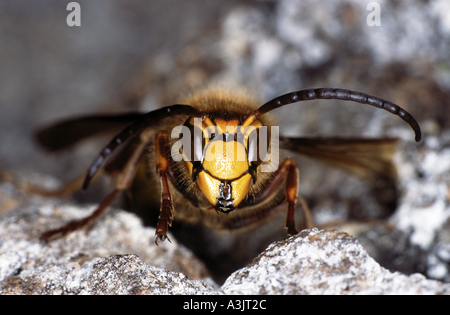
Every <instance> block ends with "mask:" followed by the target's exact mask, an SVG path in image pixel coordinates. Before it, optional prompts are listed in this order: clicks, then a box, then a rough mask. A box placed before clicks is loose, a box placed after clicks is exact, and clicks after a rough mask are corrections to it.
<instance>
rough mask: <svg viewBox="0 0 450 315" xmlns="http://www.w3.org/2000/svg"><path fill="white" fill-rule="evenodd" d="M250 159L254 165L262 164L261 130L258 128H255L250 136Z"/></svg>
mask: <svg viewBox="0 0 450 315" xmlns="http://www.w3.org/2000/svg"><path fill="white" fill-rule="evenodd" d="M247 148H248V161H249V162H250V163H252V164H254V165H259V164H261V159H260V158H259V155H258V151H259V132H258V129H255V130H253V131H252V132H251V133H250V134H249V136H248V146H247Z"/></svg>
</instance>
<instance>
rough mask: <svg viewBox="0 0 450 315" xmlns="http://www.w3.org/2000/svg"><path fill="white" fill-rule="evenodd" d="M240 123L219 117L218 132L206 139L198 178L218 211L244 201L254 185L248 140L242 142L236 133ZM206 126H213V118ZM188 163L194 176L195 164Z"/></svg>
mask: <svg viewBox="0 0 450 315" xmlns="http://www.w3.org/2000/svg"><path fill="white" fill-rule="evenodd" d="M208 120H209V119H208ZM238 124H239V121H238V120H228V121H225V120H222V119H216V120H215V124H214V127H215V128H214V132H215V135H214V137H210V138H209V139H208V140H207V141H206V142H205V147H204V149H203V156H202V163H201V168H200V170H199V172H198V177H197V178H196V180H197V185H198V187H199V188H200V190H201V191H202V192H203V194H204V195H205V196H206V198H207V199H208V200H209V202H210V203H211V204H212V205H213V206H214V207H215V209H216V210H217V211H221V212H225V213H228V212H230V211H232V210H234V209H235V208H236V207H237V206H238V205H239V204H240V203H241V202H242V200H243V199H244V198H245V196H246V195H247V193H248V191H249V189H250V187H251V185H252V175H250V172H249V161H248V152H247V148H246V145H245V140H246V139H243V140H242V141H238V140H237V138H236V137H235V136H234V135H235V134H236V130H237V128H238ZM206 125H207V126H208V125H209V126H212V122H211V121H210V120H209V123H207V124H206ZM204 126H205V125H204ZM187 164H188V167H189V171H190V173H191V175H192V173H193V165H192V163H190V162H187Z"/></svg>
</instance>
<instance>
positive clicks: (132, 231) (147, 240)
mask: <svg viewBox="0 0 450 315" xmlns="http://www.w3.org/2000/svg"><path fill="white" fill-rule="evenodd" d="M0 196H1V197H2V198H1V200H2V201H4V200H6V201H7V204H8V205H10V204H14V205H16V207H15V208H14V209H9V210H10V211H9V213H8V214H6V215H4V216H3V217H2V218H1V221H0V292H1V293H24V294H80V293H90V294H100V293H104V294H108V293H112V292H116V293H123V294H125V293H127V292H128V293H140V291H139V290H138V289H133V290H131V289H130V288H129V286H130V285H131V281H132V278H133V276H132V275H130V276H126V277H123V279H127V280H126V281H125V282H123V283H128V286H126V287H111V286H107V287H104V289H103V291H102V289H100V288H101V285H100V284H99V285H94V284H92V281H94V280H93V279H96V276H99V275H100V274H102V273H101V272H100V270H115V273H114V274H115V276H116V277H119V275H118V273H119V272H120V270H122V272H124V273H127V272H128V271H130V270H132V273H133V272H135V273H136V274H139V273H143V274H146V273H148V274H151V275H152V276H149V277H150V278H151V277H153V278H155V279H159V277H167V275H171V276H170V277H171V278H173V281H175V278H177V277H179V279H180V281H181V280H182V279H185V280H186V281H191V280H188V279H202V278H206V279H208V277H209V273H208V271H207V270H206V268H205V267H204V264H203V263H202V262H201V261H199V260H198V259H197V258H196V257H195V256H194V255H193V254H192V253H191V252H190V251H189V250H187V249H186V248H185V247H184V246H182V245H180V244H178V243H177V242H176V240H174V239H173V238H172V243H169V242H164V243H162V244H160V246H156V245H155V243H154V241H153V237H154V232H155V230H154V229H152V228H146V227H144V226H142V223H141V222H140V220H139V219H138V218H137V217H136V216H134V215H133V214H130V213H127V212H125V211H118V210H110V211H109V212H108V213H107V214H106V215H104V216H103V217H102V218H101V219H99V220H98V221H97V222H96V223H94V225H93V226H92V227H91V228H90V230H88V231H86V230H81V231H76V232H74V233H71V234H69V235H67V236H66V237H64V238H61V239H56V240H53V241H51V242H50V243H49V244H44V243H42V242H40V241H39V235H40V234H41V233H42V232H44V231H46V230H48V229H51V228H56V227H59V226H61V225H62V224H63V223H64V222H68V221H70V220H74V219H80V218H82V217H85V216H87V215H88V214H89V213H90V212H91V211H93V209H94V206H86V207H82V206H74V205H71V204H69V202H67V201H62V200H58V199H51V198H48V199H45V198H41V197H37V196H28V195H24V194H21V193H20V192H19V191H17V189H15V187H13V185H11V184H10V183H3V184H1V185H0ZM12 201H14V202H12ZM2 205H3V204H2V203H1V202H0V208H1V207H2ZM129 254H133V255H131V256H130V255H129ZM138 257H139V258H138ZM112 265H114V268H110V266H112ZM149 265H152V266H149ZM102 266H103V267H102ZM121 266H128V267H127V268H128V269H127V268H125V269H123V268H122V267H121ZM121 268H122V269H121ZM74 275H75V276H77V277H78V275H80V276H81V280H80V281H81V282H80V283H79V284H78V285H74V283H75V282H74V281H75V280H74V279H73V277H74ZM164 275H166V276H164ZM84 276H86V277H85V278H83V277H84ZM103 277H105V279H107V278H108V277H114V276H113V275H112V274H111V275H108V276H107V275H105V274H104V273H103ZM120 277H122V276H120ZM144 278H145V277H144ZM82 279H86V281H87V282H83V280H82ZM97 279H99V278H97ZM155 281H156V280H155ZM158 281H159V280H158ZM207 281H209V280H207ZM94 282H95V281H94ZM210 282H211V283H212V281H210ZM67 283H70V285H69V287H68V284H67ZM174 283H176V282H174ZM198 283H201V282H200V281H198ZM144 284H145V283H144ZM147 284H148V286H147V287H146V288H147V289H148V288H150V287H152V284H151V281H150V282H147ZM198 286H199V287H202V286H203V287H207V286H206V285H204V284H199V285H198ZM188 287H191V289H188V290H187V291H185V292H184V293H185V294H188V293H194V292H195V291H193V290H192V288H194V287H195V285H194V287H193V286H192V283H191V284H189V285H188V286H187V287H186V288H188ZM133 288H135V286H133ZM139 288H140V289H142V290H144V287H143V286H139ZM127 290H128V291H127ZM165 290H166V291H157V292H159V293H162V292H166V293H169V292H172V293H175V292H176V290H175V291H171V289H170V288H166V289H165ZM177 292H178V293H181V291H177ZM148 293H150V292H148Z"/></svg>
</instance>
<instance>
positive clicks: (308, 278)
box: [222, 229, 450, 295]
mask: <svg viewBox="0 0 450 315" xmlns="http://www.w3.org/2000/svg"><path fill="white" fill-rule="evenodd" d="M222 290H223V291H224V292H225V293H226V294H339V295H341V294H450V285H449V284H443V283H440V282H438V281H432V280H427V279H426V278H425V277H424V276H423V275H420V274H413V275H411V276H405V275H402V274H400V273H391V272H390V271H388V270H387V269H384V268H383V267H381V266H380V265H379V264H378V263H377V262H376V261H375V260H374V259H373V258H371V257H370V256H369V255H368V254H367V252H366V251H365V250H364V248H363V247H362V246H361V245H360V244H359V243H358V242H357V241H356V240H355V239H354V238H353V237H351V236H349V235H348V234H347V233H343V232H338V231H336V230H331V231H324V230H321V231H319V230H317V229H312V230H304V231H302V232H301V233H300V234H298V235H296V236H294V237H291V238H290V239H288V240H285V241H280V242H276V243H273V244H272V245H270V246H269V247H268V248H267V250H266V251H264V252H263V253H262V254H261V255H259V256H258V257H257V258H255V259H254V261H253V262H252V263H251V264H250V265H249V266H247V267H245V268H242V269H240V270H238V271H236V272H235V273H233V274H232V275H231V276H230V277H229V278H228V280H227V281H226V282H225V284H224V285H223V286H222Z"/></svg>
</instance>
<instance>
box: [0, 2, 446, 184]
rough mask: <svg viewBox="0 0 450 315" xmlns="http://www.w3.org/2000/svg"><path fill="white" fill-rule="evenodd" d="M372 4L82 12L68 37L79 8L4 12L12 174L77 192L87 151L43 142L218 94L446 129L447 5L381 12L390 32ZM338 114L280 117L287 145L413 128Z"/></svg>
mask: <svg viewBox="0 0 450 315" xmlns="http://www.w3.org/2000/svg"><path fill="white" fill-rule="evenodd" d="M369 2H370V1H356V0H354V1H351V0H345V1H333V0H330V1H292V0H291V1H289V0H284V1H242V0H241V1H239V0H236V1H215V0H209V1H201V0H198V1H181V0H180V1H177V0H168V1H143V0H142V1H141V0H131V1H111V0H108V1H106V0H99V1H78V3H79V4H80V6H81V26H80V27H76V26H74V27H69V26H68V25H67V24H66V18H67V15H68V14H69V13H70V12H69V11H67V10H66V6H67V4H68V3H69V1H57V0H54V1H52V0H44V1H32V0H19V1H5V0H3V1H0V108H1V115H0V135H1V141H0V152H1V154H0V168H2V169H4V168H7V169H10V170H14V171H16V170H20V171H37V172H41V173H45V174H50V175H53V176H57V177H59V178H60V177H61V176H63V178H71V177H73V176H75V175H76V174H79V169H78V167H86V166H87V165H88V163H89V162H87V161H86V160H85V159H84V158H82V156H78V153H77V152H78V151H76V150H75V151H70V153H68V152H65V153H61V154H60V155H58V156H54V155H47V154H45V152H43V151H42V150H40V149H39V147H37V146H36V144H35V142H33V138H32V133H33V131H35V130H36V129H37V128H39V127H42V126H45V125H47V124H49V123H52V122H55V121H57V120H58V119H62V118H66V117H73V116H77V115H84V114H89V113H99V112H101V113H116V112H124V111H132V110H137V109H142V110H144V111H146V110H150V109H153V108H157V107H160V106H165V105H169V104H172V103H174V102H175V101H176V100H177V98H178V97H179V96H180V95H183V93H185V92H186V91H190V89H191V88H192V87H198V86H203V85H206V84H208V83H210V82H220V83H221V84H226V85H231V86H233V85H236V86H245V87H246V88H248V89H250V90H251V91H256V92H257V94H258V96H259V97H260V99H261V100H262V101H264V100H268V99H270V98H273V97H275V96H277V95H281V94H283V93H285V92H289V91H291V90H298V89H303V88H310V87H325V86H331V87H344V88H349V89H356V90H360V91H363V92H367V93H373V94H375V95H377V96H380V97H383V98H386V99H389V100H391V101H394V102H397V103H398V104H400V105H401V106H403V107H404V108H406V109H407V110H409V111H410V112H411V113H412V114H413V115H415V116H416V117H418V119H419V120H425V119H432V120H434V121H435V122H437V123H438V126H439V127H441V128H446V127H447V126H448V123H449V119H448V116H449V114H448V112H449V111H448V110H446V108H445V107H446V105H445V104H444V102H445V100H446V97H447V96H448V91H449V89H450V65H449V54H448V51H449V48H450V47H449V42H450V39H449V37H450V17H449V15H450V10H449V9H448V6H449V5H448V2H447V1H395V2H392V1H378V2H379V3H380V8H381V26H378V27H377V26H373V27H370V26H368V25H367V23H366V18H367V16H368V14H369V13H370V11H367V9H366V7H367V3H369ZM143 94H145V95H146V96H145V97H141V95H143ZM134 99H136V100H138V99H143V100H144V101H143V102H136V101H134ZM326 103H327V101H323V102H316V103H314V104H306V103H305V104H302V106H299V107H301V108H298V109H297V107H295V106H291V107H289V108H283V109H280V110H279V111H278V112H277V113H276V114H277V115H278V116H279V117H284V118H283V126H289V127H287V128H284V129H283V130H282V132H284V134H290V135H297V134H300V133H302V134H306V133H308V134H312V135H330V134H335V133H336V132H339V133H340V134H344V135H350V134H352V133H362V134H370V135H380V134H385V133H387V132H388V131H386V130H385V129H384V128H383V127H382V126H379V125H380V123H375V122H372V120H371V118H372V117H373V116H381V117H382V119H383V120H388V121H389V122H388V125H389V124H391V123H392V124H394V125H396V126H403V122H401V121H398V120H397V119H396V118H393V117H390V115H389V114H386V113H381V112H377V111H374V110H373V109H366V108H363V107H362V106H358V105H353V104H352V105H335V104H336V102H334V104H328V105H327V104H326ZM316 104H324V105H323V106H322V107H323V108H325V110H328V111H330V109H331V111H333V112H334V113H333V115H334V116H331V117H330V116H329V113H323V112H324V111H325V110H323V109H322V108H320V109H318V110H315V108H318V107H320V106H321V105H320V106H316ZM331 106H334V107H338V106H339V112H342V114H340V113H337V109H336V110H335V109H334V107H331ZM297 113H299V115H296V114H297ZM306 113H307V114H308V115H309V117H307V118H306V119H305V115H306ZM285 114H289V115H288V116H285ZM336 116H337V117H336ZM349 117H351V119H352V120H353V121H352V122H350V118H349ZM318 120H326V124H324V125H318V124H319V122H320V121H319V122H318ZM377 124H378V125H377ZM336 130H337V131H336ZM73 155H75V156H74V157H75V159H66V157H70V156H73ZM88 161H90V158H88ZM83 171H84V170H83Z"/></svg>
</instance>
